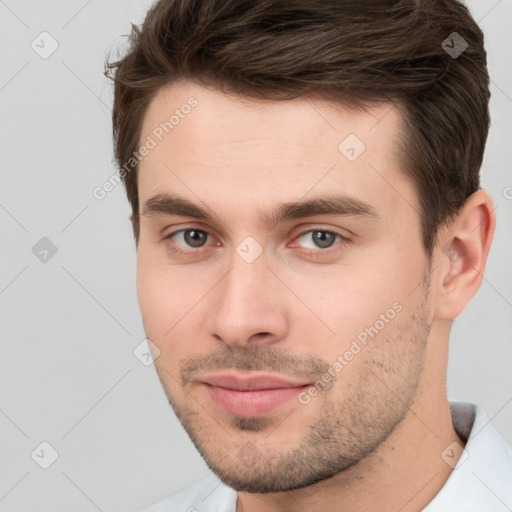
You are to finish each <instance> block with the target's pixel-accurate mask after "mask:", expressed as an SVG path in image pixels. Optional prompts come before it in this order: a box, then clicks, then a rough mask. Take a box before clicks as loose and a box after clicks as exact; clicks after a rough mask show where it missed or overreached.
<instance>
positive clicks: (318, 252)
mask: <svg viewBox="0 0 512 512" xmlns="http://www.w3.org/2000/svg"><path fill="white" fill-rule="evenodd" d="M186 231H199V232H201V233H206V235H207V236H210V237H213V235H212V233H211V232H210V231H209V230H207V229H204V228H201V229H199V228H196V227H193V226H192V227H186V228H182V229H178V230H177V231H173V232H172V233H170V234H168V235H166V236H165V237H164V240H171V239H172V238H173V237H174V236H175V235H177V234H178V233H184V232H186ZM318 231H319V232H321V233H329V234H331V235H334V236H335V237H339V238H340V239H341V240H339V242H338V245H342V246H345V244H347V243H349V242H350V240H349V239H348V238H347V237H346V236H345V235H342V234H341V233H338V232H337V231H332V230H329V229H320V228H313V229H308V230H306V231H303V232H302V233H299V234H298V235H297V236H296V237H295V238H294V240H297V239H300V238H301V237H302V236H304V235H307V234H308V233H314V232H318ZM170 249H171V250H172V251H173V252H174V253H176V254H180V255H187V256H190V255H192V254H199V253H201V252H203V251H202V250H201V249H204V247H199V248H197V249H190V250H185V249H180V248H179V247H176V246H171V247H170ZM335 250H336V242H334V244H333V245H332V246H330V247H327V248H325V249H322V248H320V247H319V248H318V249H307V248H306V249H304V250H303V252H305V254H306V255H307V256H316V257H318V256H321V255H326V254H330V253H331V252H332V251H335Z"/></svg>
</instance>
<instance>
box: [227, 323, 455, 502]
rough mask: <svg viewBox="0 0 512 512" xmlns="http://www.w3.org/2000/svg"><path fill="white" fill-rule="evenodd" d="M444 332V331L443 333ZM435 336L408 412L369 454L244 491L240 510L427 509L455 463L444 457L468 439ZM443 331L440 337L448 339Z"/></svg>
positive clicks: (441, 346)
mask: <svg viewBox="0 0 512 512" xmlns="http://www.w3.org/2000/svg"><path fill="white" fill-rule="evenodd" d="M438 334H441V333H438ZM435 338H436V337H435V336H434V339H431V343H429V345H430V346H429V349H427V352H431V353H430V354H428V353H427V354H426V356H427V357H426V364H425V369H424V371H423V375H422V378H421V382H420V385H419V387H418V391H417V393H416V396H415V399H414V401H413V403H412V405H411V406H410V408H409V411H408V413H407V415H406V416H405V418H404V419H403V420H402V421H401V422H400V424H399V425H397V427H396V428H395V430H394V431H393V432H392V433H391V434H390V435H389V436H388V438H387V439H386V440H385V441H384V442H383V443H382V444H381V445H380V446H379V447H378V448H377V449H376V450H375V451H374V452H373V453H372V454H371V455H369V456H368V457H366V458H365V459H363V460H361V461H359V462H358V463H357V464H355V465H354V466H352V467H350V468H349V469H347V470H345V471H343V472H342V473H340V474H338V475H336V476H335V477H333V478H330V479H328V480H324V481H322V482H319V483H317V484H315V485H312V486H309V487H305V488H302V489H296V490H294V491H288V492H280V493H272V494H250V493H239V494H238V500H237V512H278V511H287V510H308V512H320V511H321V512H328V511H331V510H333V511H334V510H336V511H344V510H347V511H348V510H350V511H351V512H364V511H373V510H400V512H413V511H417V510H422V509H423V508H424V507H426V506H427V504H428V503H429V502H430V501H431V500H432V499H433V498H434V497H435V496H436V494H437V493H438V492H439V491H440V490H441V488H442V487H443V485H444V484H445V482H446V480H447V479H448V477H449V476H450V473H451V471H452V466H454V465H455V464H456V462H457V460H455V458H454V460H453V461H452V460H451V461H450V463H451V465H449V464H448V463H447V462H445V460H444V459H443V458H442V453H443V452H444V450H445V449H446V448H447V447H448V446H449V445H450V444H451V443H453V442H456V443H458V444H460V445H461V446H464V445H465V442H464V441H462V440H461V439H460V438H459V436H458V435H457V433H456V432H455V430H454V428H453V424H452V419H451V413H450V407H449V402H448V400H447V397H446V384H445V380H446V370H445V368H446V364H445V363H444V365H443V364H438V365H436V364H435V363H434V362H435V361H440V359H441V358H440V357H439V356H440V352H439V351H441V354H443V352H447V344H448V343H447V341H446V339H445V344H442V343H436V342H435ZM442 338H443V336H438V337H437V339H438V340H439V339H442Z"/></svg>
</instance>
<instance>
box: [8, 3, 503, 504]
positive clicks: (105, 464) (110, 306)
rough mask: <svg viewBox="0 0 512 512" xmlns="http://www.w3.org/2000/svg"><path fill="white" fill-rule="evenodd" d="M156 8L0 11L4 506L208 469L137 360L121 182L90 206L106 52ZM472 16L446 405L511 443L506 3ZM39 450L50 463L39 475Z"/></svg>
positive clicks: (85, 498) (106, 133) (101, 159)
mask: <svg viewBox="0 0 512 512" xmlns="http://www.w3.org/2000/svg"><path fill="white" fill-rule="evenodd" d="M151 3H152V2H150V1H149V0H129V1H127V0H108V1H101V2H100V1H99V0H89V1H84V0H73V1H69V0H68V1H66V2H63V1H56V0H53V1H40V0H38V1H36V0H30V1H29V0H24V1H21V0H0V22H1V44H0V52H1V53H0V59H1V61H0V62H1V69H0V123H1V125H0V126H1V128H0V129H1V139H0V140H1V153H0V169H1V173H2V182H1V183H2V186H1V189H0V219H1V239H2V264H1V265H0V305H1V308H2V322H1V324H0V325H1V331H0V332H1V342H2V356H1V368H0V376H1V390H2V395H1V409H0V428H1V435H0V439H1V450H2V452H1V453H2V457H1V460H2V465H3V466H2V471H1V479H0V510H1V511H5V512H7V511H16V512H21V511H52V512H53V511H57V510H66V511H69V512H71V511H89V510H90V511H95V510H101V511H125V512H130V511H136V510H140V509H142V508H144V507H146V506H147V505H149V504H150V503H152V502H154V501H156V500H158V499H161V498H162V497H164V496H166V495H168V494H171V493H173V492H175V491H176V490H178V489H180V488H182V487H184V486H186V485H188V484H190V483H192V482H194V481H195V480H197V479H199V478H200V477H202V476H203V475H205V474H207V471H208V470H207V468H206V466H205V464H204V462H203V461H202V459H201V458H200V456H199V455H198V454H197V452H196V450H195V448H194V447H193V445H192V443H191V442H190V441H189V439H188V437H187V435H186V434H185V433H184V431H183V430H182V428H181V426H180V425H179V423H178V421H177V419H176V418H175V416H174V414H173V413H172V411H171V409H170V406H169V405H168V403H167V400H166V398H165V396H164V393H163V391H162V390H161V387H160V383H159V381H158V378H157V376H156V373H155V371H154V368H153V366H151V365H150V366H145V365H144V364H142V362H141V361H140V360H139V359H137V357H135V355H134V350H135V349H136V347H137V346H139V344H140V343H141V341H142V340H143V339H144V331H143V328H142V321H141V318H140V313H139V309H138V304H137V298H136V290H135V265H136V253H135V245H134V242H133V238H132V231H131V226H130V223H129V220H128V217H129V214H130V210H129V207H128V202H127V200H126V196H125V192H124V189H123V187H122V186H118V187H116V188H115V189H114V190H113V191H112V192H110V193H109V194H107V197H106V198H105V199H103V200H101V201H100V200H97V199H95V198H94V197H93V195H92V191H93V189H94V187H96V186H101V185H102V184H103V183H104V182H105V181H106V180H107V179H108V178H109V177H110V176H111V175H112V174H113V173H114V172H115V170H116V169H115V167H114V165H113V164H112V145H111V124H110V105H111V100H112V97H111V89H110V84H109V82H108V81H107V80H106V79H105V78H104V76H103V64H104V60H105V55H106V52H107V51H108V50H109V49H114V48H116V47H122V45H123V43H124V42H125V39H124V38H122V37H121V36H122V35H123V34H128V32H129V29H130V24H129V22H130V21H133V22H135V23H140V22H141V21H142V19H143V17H144V15H145V12H146V11H147V8H148V7H149V6H150V5H151ZM468 5H469V6H470V8H471V11H472V13H473V15H474V17H475V19H476V20H477V21H479V24H480V26H481V27H482V29H483V30H484V32H485V36H486V46H487V50H488V55H489V69H490V74H491V79H492V87H491V91H492V100H491V114H492V128H491V132H490V135H489V141H488V145H487V152H486V157H485V161H484V165H483V169H482V185H483V187H484V188H485V189H486V190H488V191H489V193H490V194H491V195H492V197H493V199H494V201H495V205H496V214H497V217H498V227H497V232H496V237H495V243H494V246H493V249H492V251H491V255H490V259H489V262H488V269H487V273H486V276H485V281H484V283H483V285H482V287H481V289H480V291H479V293H478V295H477V297H476V298H475V300H474V301H473V302H472V303H471V304H470V306H469V307H468V308H467V310H466V311H465V312H464V313H463V315H462V316H461V317H460V318H459V319H458V320H457V321H456V322H455V324H454V326H453V330H452V338H451V352H450V362H449V397H450V398H451V399H457V400H465V401H470V402H475V403H478V404H480V405H481V406H483V407H484V409H485V410H486V412H487V414H488V415H489V417H490V418H492V423H493V424H494V425H495V426H496V428H497V429H498V430H499V431H500V432H501V433H502V434H503V435H504V436H505V438H507V439H508V441H509V442H512V428H511V427H512V372H511V371H510V368H511V362H512V343H511V339H512V338H511V334H512V286H511V285H512V272H511V270H510V262H511V261H512V237H511V233H512V172H511V168H510V165H511V161H512V138H511V135H512V128H511V123H512V66H511V65H510V47H511V45H512V36H511V32H510V26H511V22H512V1H511V0H472V1H470V2H468ZM43 32H47V34H42V35H41V33H43ZM447 35H448V34H447ZM56 45H58V47H56V49H55V50H54V51H53V53H51V55H48V54H49V53H50V52H51V51H52V50H53V49H54V47H55V46H56ZM41 239H43V240H41ZM55 250H56V251H57V252H56V253H55V254H53V253H54V252H55ZM45 251H46V252H45ZM42 260H43V261H42ZM42 442H46V443H49V444H50V445H51V447H53V449H54V450H55V451H56V453H57V454H58V457H57V459H56V460H55V461H54V462H53V464H51V465H50V466H49V467H48V468H47V469H43V468H42V467H41V465H45V464H48V463H49V462H51V460H52V455H53V457H54V454H53V452H52V448H49V447H48V445H46V444H43V445H41V443H42Z"/></svg>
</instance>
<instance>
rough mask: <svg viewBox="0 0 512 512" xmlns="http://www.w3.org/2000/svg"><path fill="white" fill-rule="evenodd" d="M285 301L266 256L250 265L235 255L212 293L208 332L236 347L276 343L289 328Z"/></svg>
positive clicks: (284, 335) (283, 336)
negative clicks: (268, 265) (227, 270)
mask: <svg viewBox="0 0 512 512" xmlns="http://www.w3.org/2000/svg"><path fill="white" fill-rule="evenodd" d="M285 300H286V294H285V293H284V291H283V289H282V283H280V281H279V279H277V278H276V276H275V275H274V274H273V272H271V271H270V269H269V268H268V267H267V263H266V259H265V258H264V257H263V256H260V258H258V259H257V260H256V261H254V262H252V263H247V262H245V261H244V260H243V259H242V258H240V257H239V256H238V255H237V254H235V255H234V257H233V258H232V266H231V270H230V271H229V272H228V273H227V275H226V276H225V277H224V278H223V279H222V280H221V282H220V283H219V284H218V285H217V286H216V287H215V289H214V293H213V294H212V303H213V307H212V309H211V313H209V314H208V320H207V328H208V332H209V333H210V334H211V335H213V336H214V337H215V338H217V339H218V340H220V341H222V342H223V343H225V344H226V345H229V346H231V347H233V348H234V347H248V346H250V345H256V344H258V345H265V344H273V343H276V342H278V341H280V340H282V339H284V338H285V337H286V334H287V332H288V329H289V325H288V318H289V316H288V314H287V308H286V304H285Z"/></svg>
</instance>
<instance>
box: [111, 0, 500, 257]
mask: <svg viewBox="0 0 512 512" xmlns="http://www.w3.org/2000/svg"><path fill="white" fill-rule="evenodd" d="M454 33H456V34H454ZM450 38H451V39H450ZM460 38H462V39H460ZM483 39H484V38H483V33H482V31H481V30H480V28H479V27H478V25H477V24H476V22H475V21H474V19H473V18H472V17H471V15H470V13H469V11H468V9H467V7H465V6H464V5H463V4H462V3H460V2H459V1H458V0H160V1H158V2H157V3H156V4H155V5H154V6H153V7H152V8H151V9H150V11H149V12H148V14H147V17H146V19H145V21H144V23H143V25H142V26H141V28H138V27H137V26H136V25H134V24H132V31H131V34H130V38H129V42H130V47H129V52H128V53H127V54H126V56H124V57H123V58H122V59H121V60H118V61H116V62H112V63H109V62H108V61H107V62H106V69H105V74H106V76H108V77H110V78H112V79H113V80H114V105H113V112H112V121H113V138H114V147H115V158H116V161H117V164H118V165H119V168H121V167H123V165H125V164H126V162H127V161H128V160H129V159H130V158H131V157H132V156H133V154H134V152H135V151H136V150H137V149H138V147H139V138H140V132H141V126H142V121H143V117H144V114H145V112H146V109H147V107H148V105H149V102H150V101H151V100H152V98H153V97H154V96H155V95H156V93H157V92H158V91H159V90H160V89H161V88H162V87H163V86H165V85H168V84H171V83H173V82H174V81H176V80H178V79H188V80H192V81H194V82H196V83H200V84H203V85H206V86H210V87H214V88H216V89H217V90H219V91H222V92H229V93H235V94H239V95H242V96H245V97H249V98H266V99H269V100H285V99H290V98H296V97H301V96H305V97H308V96H309V97H314V96H315V95H322V96H323V95H328V96H331V97H333V98H337V99H339V100H340V101H342V102H345V103H346V104H350V105H352V106H354V105H355V106H364V105H365V104H366V103H367V102H375V101H379V102H394V103H396V104H397V105H398V106H399V107H400V111H401V112H402V115H403V119H404V123H405V126H406V130H404V134H405V135H404V137H402V140H401V144H402V146H401V147H402V148H403V153H404V167H405V170H406V172H407V173H408V174H409V175H410V177H411V178H412V180H413V182H414V183H415V185H416V189H417V192H418V195H419V201H420V207H421V211H420V214H421V226H422V239H423V245H424V248H425V251H426V253H427V254H428V255H429V256H431V255H432V250H433V247H434V246H435V242H436V234H437V231H438V229H439V227H440V226H441V225H442V224H443V223H445V222H447V221H448V220H450V219H452V218H453V217H454V215H456V214H457V212H458V211H459V209H460V207H461V206H462V205H463V204H464V202H465V200H466V199H467V198H468V197H469V196H470V195H471V194H472V193H473V192H475V191H476V190H477V189H478V188H479V170H480V166H481V164H482V159H483V153H484V148H485V143H486V140H487V133H488V130H489V97H490V91H489V76H488V72H487V62H486V59H487V57H486V52H485V49H484V44H483ZM459 43H461V44H462V45H463V46H465V44H467V48H466V49H465V51H463V52H462V54H460V55H458V56H457V55H456V54H455V55H454V54H453V52H451V53H449V49H450V48H463V46H460V44H459ZM456 45H457V46H456ZM122 178H123V181H124V184H125V187H126V191H127V195H128V199H129V201H130V203H131V207H132V212H133V213H132V222H133V228H134V234H135V239H136V241H138V235H139V204H138V191H137V166H135V168H134V170H133V172H126V173H123V177H122Z"/></svg>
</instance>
